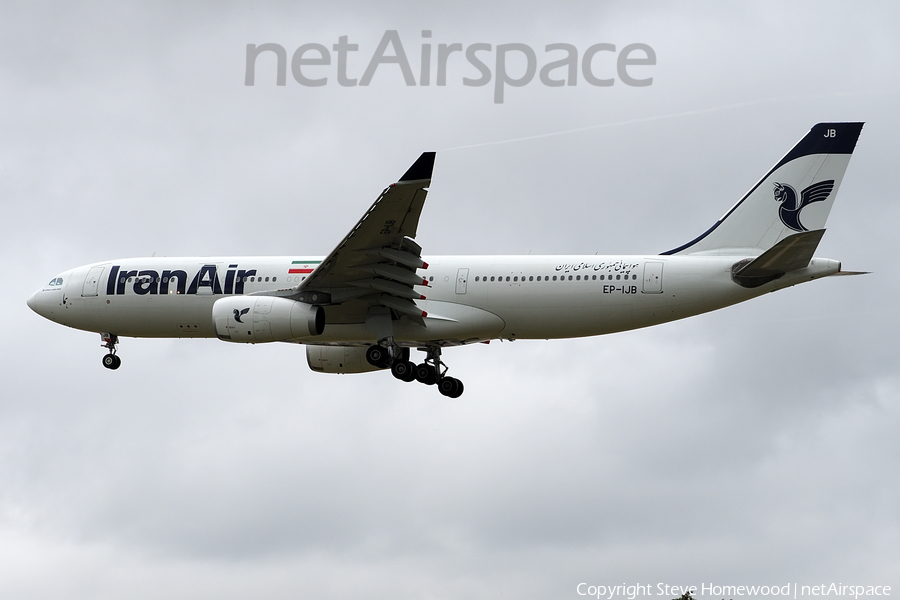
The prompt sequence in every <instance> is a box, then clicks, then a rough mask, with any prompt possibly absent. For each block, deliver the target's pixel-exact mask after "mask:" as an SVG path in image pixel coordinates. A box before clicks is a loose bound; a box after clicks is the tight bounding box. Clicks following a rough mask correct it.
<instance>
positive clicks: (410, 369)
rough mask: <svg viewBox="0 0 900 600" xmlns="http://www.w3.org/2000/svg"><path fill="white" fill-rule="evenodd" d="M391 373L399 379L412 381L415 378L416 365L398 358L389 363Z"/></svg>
mask: <svg viewBox="0 0 900 600" xmlns="http://www.w3.org/2000/svg"><path fill="white" fill-rule="evenodd" d="M391 374H392V375H393V376H394V377H396V378H397V379H399V380H400V381H406V382H410V381H413V380H414V379H415V378H416V365H414V364H413V363H411V362H409V361H408V360H398V361H396V362H394V364H393V365H391Z"/></svg>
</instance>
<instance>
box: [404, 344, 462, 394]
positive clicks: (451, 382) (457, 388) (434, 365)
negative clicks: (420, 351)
mask: <svg viewBox="0 0 900 600" xmlns="http://www.w3.org/2000/svg"><path fill="white" fill-rule="evenodd" d="M447 370H448V369H447V365H445V364H444V363H443V362H442V361H441V348H440V346H428V347H426V348H425V362H423V363H422V364H420V365H419V366H417V367H416V380H417V381H419V383H424V384H425V385H435V384H437V387H438V391H439V392H440V393H441V394H443V395H444V396H447V397H448V398H459V397H460V396H462V393H463V390H465V386H463V382H462V381H460V380H459V379H456V378H455V377H448V376H447Z"/></svg>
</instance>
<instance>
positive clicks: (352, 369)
mask: <svg viewBox="0 0 900 600" xmlns="http://www.w3.org/2000/svg"><path fill="white" fill-rule="evenodd" d="M366 350H368V346H307V347H306V362H307V364H309V368H310V369H312V370H313V371H318V372H319V373H368V372H369V371H380V370H381V369H380V368H379V367H376V366H373V365H371V364H369V361H367V360H366Z"/></svg>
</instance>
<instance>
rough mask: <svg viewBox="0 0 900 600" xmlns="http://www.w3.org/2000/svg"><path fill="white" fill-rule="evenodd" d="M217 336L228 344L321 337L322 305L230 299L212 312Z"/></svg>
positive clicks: (269, 298)
mask: <svg viewBox="0 0 900 600" xmlns="http://www.w3.org/2000/svg"><path fill="white" fill-rule="evenodd" d="M212 314H213V321H214V322H215V324H216V335H217V336H219V339H220V340H224V341H226V342H243V343H250V344H256V343H260V342H277V341H281V340H291V339H297V338H305V337H310V336H316V335H321V334H322V331H324V329H325V310H324V309H323V308H322V307H321V306H314V305H312V304H305V303H303V302H295V301H294V300H288V299H287V298H278V297H275V296H229V297H227V298H221V299H220V300H216V303H215V304H213V309H212Z"/></svg>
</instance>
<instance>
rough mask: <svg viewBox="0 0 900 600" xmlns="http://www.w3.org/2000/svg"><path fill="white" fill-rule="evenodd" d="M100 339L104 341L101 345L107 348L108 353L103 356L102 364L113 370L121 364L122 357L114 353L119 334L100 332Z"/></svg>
mask: <svg viewBox="0 0 900 600" xmlns="http://www.w3.org/2000/svg"><path fill="white" fill-rule="evenodd" d="M100 339H101V340H103V342H105V343H104V344H102V346H103V347H104V348H106V349H108V350H109V354H107V355H106V356H104V357H103V366H104V367H106V368H107V369H111V370H113V371H115V370H116V369H118V368H119V367H120V366H121V365H122V359H121V358H119V356H118V355H117V354H116V344H118V343H119V336H117V335H114V334H112V333H101V334H100Z"/></svg>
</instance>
